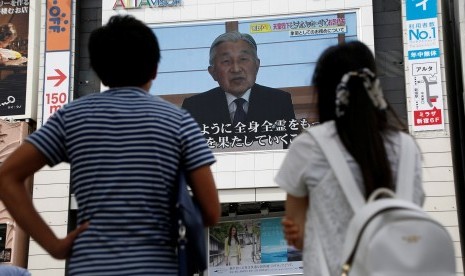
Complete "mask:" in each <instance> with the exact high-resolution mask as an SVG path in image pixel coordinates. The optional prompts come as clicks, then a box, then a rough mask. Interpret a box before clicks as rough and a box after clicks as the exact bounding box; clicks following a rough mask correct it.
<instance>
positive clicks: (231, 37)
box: [210, 31, 258, 65]
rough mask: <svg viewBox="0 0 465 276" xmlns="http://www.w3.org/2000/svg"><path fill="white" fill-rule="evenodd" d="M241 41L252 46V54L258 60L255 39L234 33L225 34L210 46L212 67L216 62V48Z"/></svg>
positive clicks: (244, 34)
mask: <svg viewBox="0 0 465 276" xmlns="http://www.w3.org/2000/svg"><path fill="white" fill-rule="evenodd" d="M239 40H242V41H245V42H247V43H248V44H249V45H250V48H251V49H252V54H253V55H254V57H255V59H257V60H258V56H257V43H256V42H255V39H253V37H252V36H251V35H249V34H246V33H240V32H236V31H233V32H227V33H224V34H222V35H220V36H218V37H217V38H216V39H215V40H214V41H213V43H212V45H211V46H210V65H213V62H214V60H215V55H216V46H218V45H219V44H221V43H223V42H237V41H239Z"/></svg>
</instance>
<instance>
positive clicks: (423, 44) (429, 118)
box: [406, 0, 444, 131]
mask: <svg viewBox="0 0 465 276" xmlns="http://www.w3.org/2000/svg"><path fill="white" fill-rule="evenodd" d="M406 11H407V17H406V18H407V33H408V43H407V48H408V66H409V72H410V73H409V74H408V78H409V82H410V97H411V107H412V112H413V114H412V115H413V130H414V131H426V130H444V103H443V92H442V78H441V64H440V55H441V51H440V47H439V25H438V18H437V2H436V0H430V1H420V0H409V1H407V2H406Z"/></svg>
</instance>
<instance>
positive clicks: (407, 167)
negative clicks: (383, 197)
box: [396, 132, 416, 201]
mask: <svg viewBox="0 0 465 276" xmlns="http://www.w3.org/2000/svg"><path fill="white" fill-rule="evenodd" d="M400 138H401V143H400V152H401V153H400V157H399V165H398V166H399V167H398V172H397V187H396V196H397V197H398V198H401V199H404V200H408V201H413V190H414V185H413V183H414V180H415V155H416V151H415V147H416V144H415V143H414V141H413V139H412V137H411V136H410V135H408V134H406V133H403V132H401V133H400Z"/></svg>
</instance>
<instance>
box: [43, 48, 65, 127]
mask: <svg viewBox="0 0 465 276" xmlns="http://www.w3.org/2000/svg"><path fill="white" fill-rule="evenodd" d="M70 55H71V53H70V52H69V51H67V52H50V53H46V55H45V58H46V67H45V80H44V82H45V85H44V102H43V120H42V122H45V121H46V120H47V119H48V118H50V116H51V115H52V114H53V113H54V112H55V111H57V110H58V109H59V108H61V107H62V106H63V105H64V104H66V103H68V101H69V99H68V97H69V74H70Z"/></svg>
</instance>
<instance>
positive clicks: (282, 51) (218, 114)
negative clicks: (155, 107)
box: [133, 12, 357, 151]
mask: <svg viewBox="0 0 465 276" xmlns="http://www.w3.org/2000/svg"><path fill="white" fill-rule="evenodd" d="M151 27H152V28H153V30H154V32H155V34H156V35H157V37H158V39H159V43H160V48H161V61H160V64H159V70H158V75H157V79H156V81H155V82H154V85H153V86H152V88H151V90H150V93H152V94H155V95H160V96H161V97H163V98H164V99H166V100H168V101H170V102H172V103H174V104H176V105H178V106H182V107H184V108H185V109H187V110H188V111H189V112H190V113H191V114H192V116H193V117H194V119H196V120H197V122H198V123H199V125H200V127H201V130H202V132H203V133H204V134H205V138H206V139H207V143H208V145H209V147H210V148H211V149H212V150H214V151H250V150H268V149H283V148H287V147H288V146H289V144H290V143H291V141H292V138H294V137H295V136H296V135H297V134H298V133H300V131H301V130H302V129H303V128H306V127H308V126H310V125H311V124H313V123H317V122H318V116H317V104H316V96H315V93H314V91H313V89H312V87H311V80H312V74H313V71H314V67H315V63H316V61H317V59H318V57H319V55H320V54H321V52H322V51H323V50H324V49H326V48H327V47H328V46H331V45H336V44H338V43H340V42H341V41H349V40H355V39H357V14H356V13H355V12H347V13H333V14H327V13H325V14H306V15H299V16H288V17H283V16H280V17H266V18H251V19H244V20H238V21H226V22H218V21H215V22H205V23H195V24H170V25H152V26H151ZM226 31H239V32H242V33H247V34H250V35H251V36H252V37H253V39H254V40H255V42H256V45H257V56H258V58H259V59H260V65H259V69H258V72H257V73H256V81H255V85H254V86H252V89H251V91H250V94H249V98H248V102H247V104H248V106H247V108H248V110H247V111H246V119H245V121H242V122H239V123H235V122H234V118H233V115H232V114H233V113H232V112H231V110H229V109H228V104H230V105H231V104H232V103H230V102H228V100H227V98H226V96H225V92H224V91H225V90H226V89H227V88H225V86H224V85H222V84H221V83H222V80H221V76H219V75H216V76H215V79H216V80H215V79H214V75H212V74H211V72H209V70H208V68H209V65H210V63H209V61H210V56H209V54H210V46H211V44H212V42H213V41H214V40H215V38H216V37H218V36H219V35H220V34H223V33H225V32H226ZM133 54H134V55H137V53H133ZM139 58H143V57H139ZM241 72H242V71H241V69H240V68H239V69H237V76H238V77H237V78H238V79H239V78H245V77H244V76H243V75H241ZM276 89H277V90H280V91H281V92H273V91H275V90H276ZM244 92H245V91H244ZM278 95H286V96H283V97H281V96H278ZM230 101H231V100H230Z"/></svg>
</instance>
